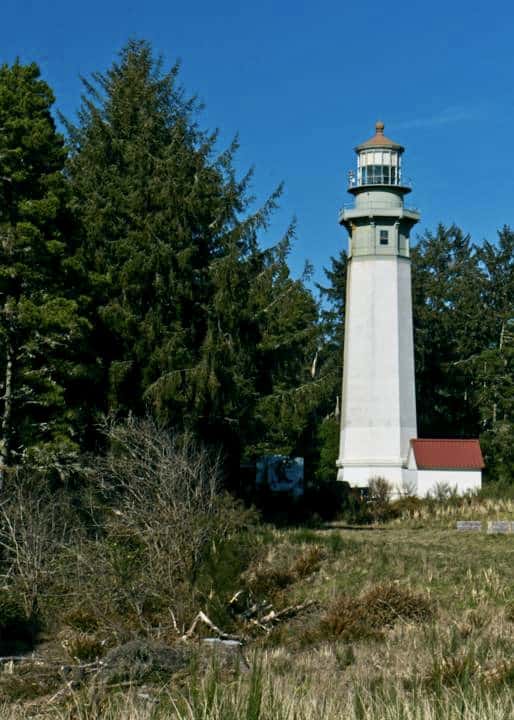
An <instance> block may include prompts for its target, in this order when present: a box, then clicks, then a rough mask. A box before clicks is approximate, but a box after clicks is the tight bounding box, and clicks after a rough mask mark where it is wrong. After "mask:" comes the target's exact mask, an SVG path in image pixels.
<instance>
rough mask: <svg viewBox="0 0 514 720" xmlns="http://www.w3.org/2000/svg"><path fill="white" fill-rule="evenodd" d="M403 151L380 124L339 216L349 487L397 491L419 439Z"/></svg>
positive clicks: (343, 466)
mask: <svg viewBox="0 0 514 720" xmlns="http://www.w3.org/2000/svg"><path fill="white" fill-rule="evenodd" d="M403 151H404V148H403V147H402V146H401V145H398V144H397V143H395V142H393V141H392V140H389V139H388V138H387V137H386V136H385V135H384V124H383V123H381V122H377V124H376V133H375V135H374V136H373V137H372V138H371V139H370V140H368V141H367V142H364V143H362V144H361V145H358V146H357V148H356V153H357V173H356V174H355V173H353V172H352V173H350V187H349V188H348V192H350V193H351V194H352V195H354V197H355V205H354V207H352V208H351V209H344V210H343V211H342V212H341V215H340V218H339V222H340V224H341V225H344V226H345V228H346V229H347V230H348V234H349V248H348V256H349V262H348V280H347V291H346V292H347V295H346V325H345V339H344V369H343V390H342V403H341V436H340V447H339V458H338V461H337V467H338V476H337V477H338V480H343V481H345V482H347V483H349V484H350V486H352V487H360V488H365V487H367V486H368V483H369V480H370V479H371V478H373V477H382V478H384V479H386V480H387V481H388V482H389V483H391V485H393V486H394V487H396V488H397V489H398V490H399V489H400V488H401V487H402V485H403V484H404V481H405V479H406V478H407V477H408V476H409V475H408V474H407V473H408V471H407V463H408V456H409V448H410V441H411V440H412V439H413V438H416V437H417V428H416V396H415V385H414V343H413V328H412V296H411V267H410V259H409V233H410V230H411V228H412V227H413V226H414V225H415V224H416V223H417V222H418V220H419V217H420V216H419V213H418V212H416V211H415V210H409V209H407V208H406V207H405V206H404V196H405V195H406V194H407V193H409V192H410V188H409V187H407V185H406V184H405V183H404V181H403V177H402V155H403Z"/></svg>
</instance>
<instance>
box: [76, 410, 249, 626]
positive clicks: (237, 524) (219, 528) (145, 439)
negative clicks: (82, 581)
mask: <svg viewBox="0 0 514 720" xmlns="http://www.w3.org/2000/svg"><path fill="white" fill-rule="evenodd" d="M105 432H106V434H107V437H108V440H109V443H110V448H111V449H110V452H109V454H108V455H107V457H106V458H105V459H103V460H101V461H99V462H98V464H97V468H96V474H97V483H98V487H99V489H100V494H101V497H102V502H103V504H104V508H106V514H105V518H106V519H105V521H104V531H105V533H106V534H107V537H108V538H109V539H110V542H109V543H108V544H107V545H105V544H104V551H103V553H102V557H101V558H98V565H96V570H97V572H100V571H101V572H102V573H104V574H107V575H109V573H111V574H112V575H115V574H116V569H115V568H114V569H113V568H112V566H113V565H114V564H116V563H119V553H118V552H117V550H118V548H119V547H120V546H121V547H122V548H128V550H130V552H129V551H128V550H127V552H126V553H125V559H127V562H128V561H129V560H130V556H133V557H134V563H133V565H134V566H137V567H136V571H135V572H132V573H131V580H130V598H129V602H130V604H131V605H132V608H133V609H134V610H135V612H136V614H139V615H140V616H142V615H143V614H144V607H143V606H144V604H145V603H146V604H148V602H149V599H150V604H154V605H155V603H156V602H157V604H159V603H161V601H162V600H164V602H165V604H166V605H167V607H168V608H170V609H172V610H173V612H177V610H178V615H179V616H180V615H183V612H182V610H181V608H183V607H184V604H185V605H186V606H187V605H188V604H190V603H191V601H192V600H193V597H192V593H193V592H194V585H195V579H196V577H197V574H198V572H199V569H200V567H201V565H202V562H203V560H204V559H205V557H206V555H207V554H208V553H209V552H212V551H215V549H216V546H217V545H218V544H219V543H222V542H223V541H224V540H226V539H227V538H229V537H231V536H232V535H233V534H234V533H236V532H237V531H239V530H240V529H241V528H242V527H243V526H244V525H245V523H246V522H247V520H248V513H245V511H244V510H242V508H241V507H240V506H239V505H238V504H237V503H236V502H235V501H234V500H232V499H230V498H228V497H227V496H226V494H225V493H224V492H223V491H222V488H221V462H220V458H219V457H216V456H213V455H212V454H211V453H209V452H208V451H207V450H206V449H205V448H203V447H202V446H200V445H199V444H198V443H196V442H195V441H194V440H193V439H192V438H191V437H190V436H180V437H173V436H172V435H170V433H169V432H168V431H166V430H164V429H162V428H159V427H158V426H156V424H155V423H154V422H153V421H152V420H150V419H145V420H139V419H129V420H127V421H125V422H122V423H117V422H112V423H110V424H108V425H107V426H106V428H105ZM86 556H87V553H83V554H82V557H86ZM89 559H90V563H91V564H92V563H95V564H96V560H95V558H94V554H93V555H91V553H89ZM109 565H110V566H111V568H109V567H108V566H109ZM91 569H92V570H93V571H94V570H95V567H92V568H91ZM112 583H114V579H113V580H112ZM161 604H162V603H161Z"/></svg>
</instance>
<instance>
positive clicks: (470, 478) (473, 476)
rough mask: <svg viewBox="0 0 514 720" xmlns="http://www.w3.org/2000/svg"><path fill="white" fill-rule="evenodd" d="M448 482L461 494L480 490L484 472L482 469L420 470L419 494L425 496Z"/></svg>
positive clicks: (418, 480)
mask: <svg viewBox="0 0 514 720" xmlns="http://www.w3.org/2000/svg"><path fill="white" fill-rule="evenodd" d="M443 483H444V484H448V485H449V486H450V487H451V488H456V489H457V492H458V493H459V495H464V494H465V493H466V492H470V491H471V492H473V491H475V490H480V488H481V487H482V472H481V471H480V470H418V471H417V493H416V494H417V495H418V497H425V496H426V495H427V494H428V493H433V492H434V490H435V489H436V488H437V485H441V484H443Z"/></svg>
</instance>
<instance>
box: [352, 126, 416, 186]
mask: <svg viewBox="0 0 514 720" xmlns="http://www.w3.org/2000/svg"><path fill="white" fill-rule="evenodd" d="M403 151H404V148H403V147H402V146H401V145H398V143H395V142H393V141H392V140H390V139H389V138H388V137H386V136H385V135H384V123H383V122H380V121H379V122H377V123H376V125H375V135H374V136H373V137H372V138H370V139H369V140H367V141H366V142H364V143H362V144H361V145H358V146H357V147H356V148H355V152H356V153H357V175H355V173H354V172H353V171H351V172H350V173H349V180H350V183H349V185H350V187H349V188H348V189H349V192H352V191H355V190H357V189H358V188H362V187H364V186H369V185H389V186H391V185H392V186H393V187H402V188H403V189H404V190H406V188H404V186H403V184H402V153H403ZM407 191H408V190H407Z"/></svg>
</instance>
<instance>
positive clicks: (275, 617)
mask: <svg viewBox="0 0 514 720" xmlns="http://www.w3.org/2000/svg"><path fill="white" fill-rule="evenodd" d="M314 605H316V601H315V600H307V601H306V602H304V603H300V604H299V605H290V606H289V607H286V608H284V609H283V610H279V611H278V612H275V610H271V611H270V612H269V613H268V614H267V615H264V617H261V618H260V620H259V624H260V625H264V626H266V625H274V624H276V623H279V622H282V620H289V619H290V618H292V617H294V616H295V615H298V614H299V613H301V612H303V610H307V608H310V607H313V606H314Z"/></svg>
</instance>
